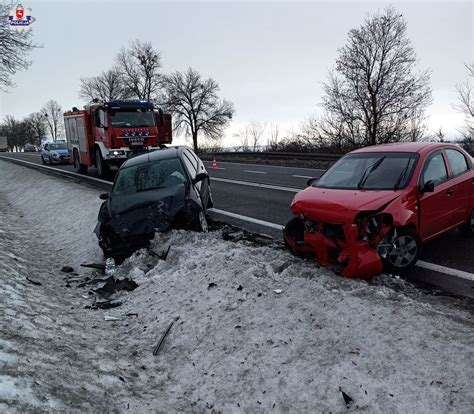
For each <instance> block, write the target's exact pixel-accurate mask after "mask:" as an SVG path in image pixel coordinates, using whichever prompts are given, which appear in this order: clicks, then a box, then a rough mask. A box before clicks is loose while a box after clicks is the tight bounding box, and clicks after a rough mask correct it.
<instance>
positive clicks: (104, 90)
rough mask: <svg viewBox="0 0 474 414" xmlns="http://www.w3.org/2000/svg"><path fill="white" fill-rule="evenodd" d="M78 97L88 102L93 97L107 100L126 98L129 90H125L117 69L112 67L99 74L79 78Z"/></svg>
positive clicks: (102, 100) (128, 95) (103, 100)
mask: <svg viewBox="0 0 474 414" xmlns="http://www.w3.org/2000/svg"><path fill="white" fill-rule="evenodd" d="M79 97H80V98H82V99H85V100H87V101H88V102H92V101H93V100H94V99H98V100H99V101H101V102H107V101H113V100H115V99H127V98H129V97H130V92H129V91H127V88H126V87H125V85H124V82H123V79H122V76H121V74H120V72H119V70H118V69H116V68H114V69H110V70H107V71H104V72H102V73H101V74H100V75H99V76H93V77H91V78H81V89H80V91H79Z"/></svg>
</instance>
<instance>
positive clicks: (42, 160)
mask: <svg viewBox="0 0 474 414" xmlns="http://www.w3.org/2000/svg"><path fill="white" fill-rule="evenodd" d="M41 162H42V163H43V164H46V161H45V160H44V157H43V156H41Z"/></svg>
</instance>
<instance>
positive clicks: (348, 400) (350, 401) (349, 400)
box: [339, 387, 354, 408]
mask: <svg viewBox="0 0 474 414" xmlns="http://www.w3.org/2000/svg"><path fill="white" fill-rule="evenodd" d="M339 391H341V394H342V398H344V403H345V404H346V407H347V408H350V407H351V405H352V404H354V400H353V399H352V398H351V397H350V396H349V395H347V394H346V393H345V392H344V391H343V390H342V388H341V387H339Z"/></svg>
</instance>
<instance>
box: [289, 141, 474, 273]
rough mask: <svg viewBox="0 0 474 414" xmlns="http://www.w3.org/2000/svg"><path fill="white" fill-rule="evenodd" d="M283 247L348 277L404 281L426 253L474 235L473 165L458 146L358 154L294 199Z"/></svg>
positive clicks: (407, 146)
mask: <svg viewBox="0 0 474 414" xmlns="http://www.w3.org/2000/svg"><path fill="white" fill-rule="evenodd" d="M290 209H291V211H292V212H293V213H294V215H295V216H294V218H292V219H291V220H290V221H289V222H288V224H287V225H286V227H285V229H284V239H285V242H286V243H287V245H288V246H289V247H290V248H291V250H292V251H293V253H294V254H311V255H315V257H316V260H317V261H318V262H320V263H321V264H323V265H331V264H332V265H335V267H336V270H338V271H339V272H340V274H341V275H342V276H345V277H354V278H360V279H370V278H372V277H373V276H376V275H377V274H379V273H381V272H382V270H384V269H385V271H387V272H390V273H397V274H400V273H403V272H404V271H406V270H407V269H409V268H411V267H412V266H413V265H414V264H415V263H416V261H417V260H418V258H419V256H420V254H421V249H422V245H423V244H424V243H426V242H427V241H429V240H431V239H433V238H435V237H438V236H440V235H442V234H444V233H446V232H448V231H450V230H452V229H455V228H457V227H459V228H460V229H461V231H462V232H463V233H466V234H472V233H473V232H474V170H473V159H472V158H471V156H470V155H469V154H468V153H467V152H465V151H463V150H462V149H461V148H460V147H459V146H457V145H454V144H445V143H404V144H386V145H378V146H373V147H366V148H363V149H359V150H356V151H353V152H351V153H349V154H347V155H346V156H344V157H343V158H341V159H340V160H339V161H338V162H337V163H335V164H334V165H333V166H332V167H331V168H329V169H328V170H327V171H326V172H325V173H324V174H323V175H322V176H321V177H320V178H319V179H312V180H309V181H308V188H306V189H305V190H303V191H301V192H299V193H297V194H296V196H295V197H294V199H293V201H292V203H291V206H290Z"/></svg>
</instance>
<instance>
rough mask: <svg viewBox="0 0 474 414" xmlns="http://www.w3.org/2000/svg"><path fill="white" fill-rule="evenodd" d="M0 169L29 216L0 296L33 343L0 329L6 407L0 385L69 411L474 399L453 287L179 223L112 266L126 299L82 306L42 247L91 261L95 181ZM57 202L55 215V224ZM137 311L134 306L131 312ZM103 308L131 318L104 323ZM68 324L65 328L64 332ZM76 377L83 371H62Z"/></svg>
mask: <svg viewBox="0 0 474 414" xmlns="http://www.w3.org/2000/svg"><path fill="white" fill-rule="evenodd" d="M0 168H1V171H2V174H1V175H0V185H1V186H0V198H1V196H3V197H4V198H6V199H7V203H9V205H8V207H7V208H6V209H5V208H2V205H0V214H2V216H1V217H2V221H3V219H4V218H7V219H10V218H11V217H12V211H14V212H15V211H18V210H17V209H21V211H22V212H23V214H25V215H26V216H27V218H28V221H27V222H28V223H29V224H30V225H31V228H29V229H23V230H22V227H21V226H20V224H24V223H25V218H24V219H22V220H20V219H18V223H14V224H15V226H16V227H15V226H14V225H13V224H12V226H13V227H14V230H16V231H20V233H21V234H20V236H21V237H20V240H18V241H15V240H13V241H12V240H9V241H8V243H10V245H9V252H10V254H16V255H17V259H18V260H16V261H11V260H10V261H9V259H8V258H9V257H10V256H8V255H6V254H5V252H6V250H5V248H4V247H3V248H2V249H0V254H2V257H1V258H2V264H3V266H6V265H7V264H8V266H9V268H8V269H7V270H8V271H9V279H8V280H7V281H5V280H3V278H4V274H5V273H4V270H6V267H3V268H2V267H0V270H2V275H1V276H2V286H1V287H0V295H1V297H2V298H4V297H6V298H7V303H6V305H5V302H3V300H2V304H1V305H0V306H1V307H3V306H6V311H7V312H8V316H9V319H8V322H9V324H13V327H21V329H22V334H23V335H24V336H25V337H26V338H29V339H30V340H32V342H33V343H34V345H33V344H30V343H26V344H25V343H24V342H21V340H19V339H18V337H17V336H15V331H14V329H3V328H2V335H1V338H2V341H1V342H0V368H1V370H2V374H1V376H0V378H1V380H2V383H1V384H0V408H2V411H5V410H3V408H4V407H5V406H3V407H2V399H3V400H4V401H7V405H6V407H8V408H9V409H11V408H12V407H17V409H18V411H24V410H22V408H25V407H26V408H29V409H32V408H34V407H37V408H39V409H40V410H44V411H54V410H56V409H57V410H64V409H65V407H67V404H68V402H71V401H72V403H71V406H72V407H73V408H75V409H77V410H78V411H89V412H90V411H101V410H102V409H103V408H104V406H108V407H109V409H110V411H117V412H122V411H126V407H127V406H128V407H130V410H131V411H132V412H165V411H166V412H177V411H183V410H186V411H194V412H196V411H198V412H202V411H207V410H208V411H212V410H216V411H222V412H268V411H270V410H271V409H272V408H273V410H274V411H275V412H329V411H332V412H344V411H347V410H346V407H345V405H344V402H343V399H342V396H341V393H340V391H339V387H341V388H342V389H343V390H344V391H345V392H346V393H347V394H349V395H350V396H351V397H352V398H353V399H354V400H355V404H356V406H354V407H352V411H355V412H358V411H361V412H417V413H423V412H430V413H433V412H440V413H443V412H466V413H467V412H471V409H472V406H474V398H473V395H472V388H473V385H474V384H473V378H474V372H473V365H472V364H473V362H472V361H473V360H474V358H473V357H474V355H473V340H474V338H473V334H472V332H473V329H472V328H473V323H472V313H470V312H469V311H468V310H467V309H466V308H465V307H456V301H453V302H452V303H451V302H449V301H448V302H446V301H443V302H442V301H437V300H436V299H435V300H433V299H431V300H429V301H428V300H425V299H424V298H423V295H419V297H418V298H416V296H415V295H413V292H412V291H409V292H408V294H407V292H406V291H404V290H403V289H400V288H399V287H398V285H397V284H396V283H393V282H390V280H389V279H387V277H383V278H381V280H380V282H379V283H377V282H376V283H375V284H367V283H365V282H359V281H353V280H345V279H342V278H340V277H338V276H336V275H334V274H332V273H331V272H329V271H326V270H324V269H318V268H316V267H315V266H314V265H312V264H310V263H307V262H304V261H302V260H299V259H297V258H294V257H292V256H291V255H289V254H288V253H287V252H285V251H283V250H277V249H272V248H268V247H255V246H250V245H245V244H242V243H232V242H225V241H223V240H222V239H221V237H220V234H219V233H211V234H207V235H206V234H197V233H187V232H172V233H170V234H164V235H158V236H157V237H156V238H155V241H154V250H155V251H157V252H158V251H160V250H163V249H165V248H166V247H167V246H168V245H171V250H170V253H169V256H168V259H167V260H166V261H159V260H158V259H157V258H156V257H152V256H148V255H147V254H145V253H142V254H137V255H135V256H133V257H132V258H130V259H129V260H127V261H126V262H125V263H124V264H123V265H122V266H121V267H120V268H119V269H118V273H119V274H120V275H122V276H129V277H133V278H134V279H135V280H136V281H137V282H138V283H139V285H140V286H139V288H138V289H136V290H135V291H133V292H131V293H129V294H126V295H122V300H125V303H124V304H123V305H122V306H121V307H119V308H115V309H112V310H108V311H96V312H92V311H87V310H83V309H82V306H83V305H85V304H86V300H84V299H81V294H83V293H84V291H82V290H80V289H79V290H78V291H71V289H69V290H68V289H66V288H63V287H62V286H60V287H57V288H56V289H54V287H55V286H54V283H53V284H52V285H49V284H48V278H51V277H53V276H54V277H56V278H57V277H58V275H57V273H56V275H54V274H53V273H54V272H52V271H51V270H50V269H48V268H44V267H45V266H43V263H42V260H39V259H38V257H40V258H45V256H46V257H48V258H50V257H54V255H51V249H54V248H56V249H62V250H61V255H62V257H64V258H68V260H69V259H70V260H71V261H73V262H74V263H79V262H81V261H94V260H97V257H98V255H99V253H98V250H97V249H98V248H97V242H96V240H95V236H94V235H93V234H92V233H91V232H92V228H93V223H94V222H95V217H96V214H97V209H98V199H97V194H98V193H99V191H97V192H95V190H91V189H89V188H87V187H82V186H80V185H77V184H72V183H68V182H66V181H61V180H58V179H56V178H51V177H48V176H46V175H43V174H40V173H37V172H34V171H32V170H28V169H23V168H21V167H18V166H12V165H11V164H7V163H4V162H2V161H0ZM47 189H50V192H49V193H48V192H47ZM71 194H74V196H73V197H71ZM28 199H29V200H28ZM32 200H34V203H32ZM58 200H62V201H63V207H62V208H58V207H57V206H58ZM76 206H77V207H76ZM53 210H54V214H52V213H53ZM38 211H45V213H44V216H42V217H41V219H37V218H34V217H33V214H35V215H36V214H37V212H38ZM41 214H43V213H41ZM52 216H54V219H55V221H56V223H58V224H59V225H57V226H55V227H53V228H54V235H53V236H51V235H50V233H49V231H50V230H48V229H50V218H51V217H52ZM41 236H44V239H43V240H42V239H41ZM31 237H35V240H34V245H36V246H37V251H35V252H34V253H31V254H32V255H33V256H32V257H28V255H27V251H23V250H22V249H23V248H24V247H26V245H27V244H28V241H29V239H31ZM10 238H11V237H10ZM0 243H2V241H0ZM0 247H2V245H1V244H0ZM48 250H49V251H48ZM18 252H20V253H22V254H21V255H20V254H19V253H18ZM53 253H55V252H54V251H53ZM44 260H45V264H46V263H48V262H47V260H46V259H44ZM23 261H28V262H29V263H26V264H24V265H23V264H22V263H23ZM14 262H16V263H14ZM18 262H20V263H19V264H18ZM69 263H70V262H67V263H64V264H69ZM62 264H63V263H61V265H62ZM20 265H21V266H23V267H24V268H23V269H22V267H21V266H20ZM0 266H2V265H0ZM15 266H16V267H15ZM25 268H26V270H29V271H31V269H34V270H35V271H36V272H37V273H36V274H34V276H35V279H38V278H41V281H42V282H43V287H44V291H43V290H41V289H38V288H37V287H31V285H28V284H26V283H25V282H24V276H25V274H24V271H25ZM12 269H14V270H15V272H13V271H12ZM48 272H49V273H48ZM5 282H7V283H5ZM240 287H241V288H240ZM402 287H403V285H402ZM277 289H281V291H282V292H281V293H279V294H278V293H275V290H277ZM25 292H26V293H25ZM71 293H72V294H71ZM42 294H43V296H41V295H42ZM24 295H26V296H27V298H26V299H27V300H24V298H23V296H24ZM63 295H68V296H67V300H61V296H63ZM52 298H54V300H53V304H51V303H50V302H52ZM71 304H72V305H74V309H70V306H69V305H71ZM61 311H62V312H63V313H64V314H63V315H61V316H60V317H57V316H55V315H56V314H57V313H58V312H61ZM2 312H3V310H2ZM52 313H53V314H54V315H52ZM130 313H137V314H138V316H137V317H125V315H126V314H130ZM106 314H107V315H115V316H118V317H120V318H123V320H121V321H118V322H104V321H103V320H102V319H103V316H104V315H106ZM177 316H179V317H180V319H179V320H178V321H177V322H175V325H174V326H173V328H172V329H171V332H170V334H169V336H168V337H167V338H166V340H165V342H164V344H163V346H162V348H161V350H160V352H159V353H158V355H157V356H153V355H152V350H153V347H154V346H155V345H156V343H157V341H158V339H159V337H160V335H161V334H162V333H163V332H164V330H165V329H166V327H167V326H168V324H169V323H170V322H171V321H172V320H174V318H176V317H177ZM48 318H50V319H51V320H52V321H53V322H54V323H53V324H51V323H49V322H51V321H48ZM15 324H16V325H15ZM94 326H99V328H100V329H94ZM50 331H51V333H50ZM61 332H67V335H63V336H62V337H61V340H60V341H59V343H58V341H57V339H56V337H57V336H60V334H61ZM5 333H7V334H8V335H10V336H7V335H5ZM48 335H49V336H48ZM44 338H46V339H47V341H44ZM19 342H20V344H19ZM43 342H44V344H43ZM75 343H76V345H75ZM42 344H43V345H42ZM77 344H79V346H78V345H77ZM18 345H20V346H18ZM19 348H20V351H18V349H19ZM63 348H65V349H63ZM41 352H43V354H41ZM72 355H74V357H73V356H72ZM26 358H29V359H30V361H31V360H33V366H34V369H35V370H34V372H33V371H32V370H31V369H29V368H28V367H27V364H25V359H26ZM35 359H36V360H37V361H40V362H41V363H39V362H37V363H34V361H35ZM63 359H64V362H63ZM66 362H67V363H66ZM68 363H71V364H73V369H72V370H71V369H70V368H71V367H69V364H68ZM2 364H3V365H2ZM4 373H5V374H4ZM18 373H20V374H22V375H18ZM95 374H97V377H96V375H95ZM119 374H120V377H122V379H123V380H124V381H122V380H117V378H118V376H119ZM68 375H73V376H74V381H75V382H76V383H77V384H76V385H74V386H73V385H72V384H67V385H64V384H61V383H57V384H54V377H58V378H60V379H61V380H62V381H67V377H68ZM38 380H39V381H38ZM35 381H38V382H39V384H36V382H35ZM47 381H53V384H51V387H47V386H45V384H43V382H47ZM54 387H56V388H54ZM81 387H84V388H81ZM101 392H103V393H107V394H104V396H103V397H102V399H101V398H100V397H99V396H100V395H101ZM45 397H47V398H49V400H48V401H45V400H44V398H45ZM81 398H82V401H81ZM8 401H9V403H8ZM12 401H13V404H16V405H12ZM25 401H26V402H25ZM94 402H95V403H96V404H97V405H96V406H94ZM4 404H5V403H4ZM8 404H9V405H8ZM21 404H23V405H21ZM40 410H37V411H40ZM12 411H13V410H12Z"/></svg>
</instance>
